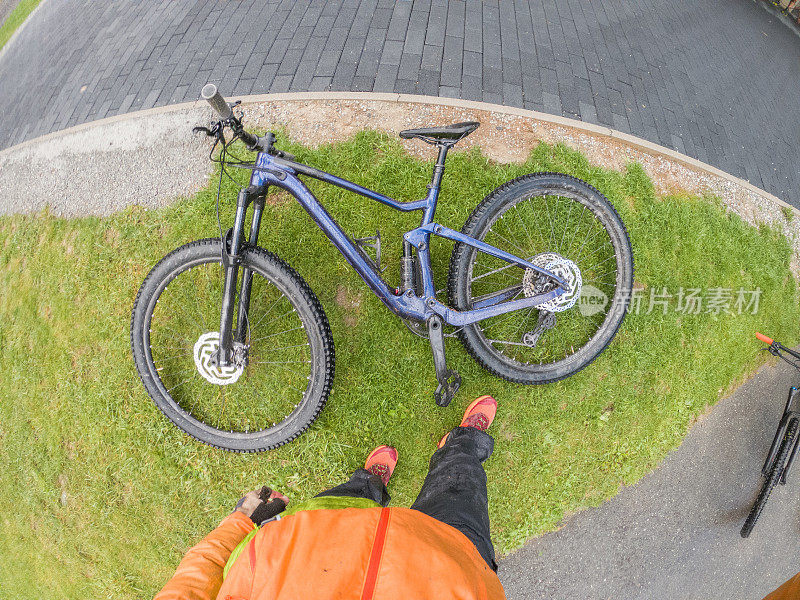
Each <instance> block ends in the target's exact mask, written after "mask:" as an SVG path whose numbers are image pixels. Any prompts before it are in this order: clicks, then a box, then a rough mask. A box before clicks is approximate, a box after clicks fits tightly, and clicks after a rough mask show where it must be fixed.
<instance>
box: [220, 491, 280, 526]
mask: <svg viewBox="0 0 800 600" xmlns="http://www.w3.org/2000/svg"><path fill="white" fill-rule="evenodd" d="M288 503H289V498H287V497H286V496H284V495H283V494H281V493H280V492H278V491H275V490H271V489H270V488H268V487H267V486H264V487H262V488H261V489H260V490H253V491H252V492H247V493H246V494H245V495H244V496H243V497H242V499H241V500H239V502H238V503H237V504H236V508H234V509H233V510H234V512H240V513H242V514H243V515H245V516H246V517H249V518H250V520H251V521H252V522H253V523H255V524H256V525H258V524H259V523H263V522H264V521H266V520H267V519H271V518H272V517H274V516H275V515H277V514H278V513H280V512H283V511H284V510H285V509H286V505H287V504H288Z"/></svg>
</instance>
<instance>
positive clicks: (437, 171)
mask: <svg viewBox="0 0 800 600" xmlns="http://www.w3.org/2000/svg"><path fill="white" fill-rule="evenodd" d="M437 146H439V157H438V158H437V159H436V166H434V168H433V177H431V184H430V186H429V187H430V188H431V189H433V188H435V189H439V186H440V185H441V184H442V175H444V161H445V159H446V158H447V151H448V150H449V149H450V146H452V144H446V143H438V144H437Z"/></svg>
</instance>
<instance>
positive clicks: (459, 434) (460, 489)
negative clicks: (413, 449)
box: [411, 427, 497, 570]
mask: <svg viewBox="0 0 800 600" xmlns="http://www.w3.org/2000/svg"><path fill="white" fill-rule="evenodd" d="M493 449H494V440H493V439H492V437H491V436H490V435H489V434H487V433H484V432H483V431H480V430H479V429H476V428H474V427H456V428H455V429H453V430H452V431H451V432H450V433H449V434H448V436H447V440H446V441H445V443H444V445H443V446H442V447H441V448H439V449H438V450H437V451H436V452H434V454H433V456H432V457H431V462H430V468H429V470H428V475H427V477H425V482H424V483H423V484H422V489H421V490H420V492H419V496H418V497H417V499H416V501H415V502H414V504H413V505H412V506H411V508H413V509H415V510H418V511H420V512H423V513H425V514H426V515H429V516H431V517H433V518H434V519H437V520H439V521H442V522H443V523H447V524H448V525H450V526H452V527H455V528H456V529H458V530H459V531H460V532H461V533H463V534H464V535H465V536H467V538H469V539H470V540H471V541H472V543H473V544H475V547H476V548H477V549H478V552H479V553H480V555H481V556H482V557H483V559H484V560H485V561H486V562H487V564H488V565H489V566H490V567H492V568H493V569H495V570H496V569H497V564H496V563H495V562H494V546H493V544H492V539H491V536H490V533H489V498H488V494H487V491H486V473H485V472H484V470H483V465H482V463H483V461H485V460H486V459H487V458H489V456H491V454H492V450H493Z"/></svg>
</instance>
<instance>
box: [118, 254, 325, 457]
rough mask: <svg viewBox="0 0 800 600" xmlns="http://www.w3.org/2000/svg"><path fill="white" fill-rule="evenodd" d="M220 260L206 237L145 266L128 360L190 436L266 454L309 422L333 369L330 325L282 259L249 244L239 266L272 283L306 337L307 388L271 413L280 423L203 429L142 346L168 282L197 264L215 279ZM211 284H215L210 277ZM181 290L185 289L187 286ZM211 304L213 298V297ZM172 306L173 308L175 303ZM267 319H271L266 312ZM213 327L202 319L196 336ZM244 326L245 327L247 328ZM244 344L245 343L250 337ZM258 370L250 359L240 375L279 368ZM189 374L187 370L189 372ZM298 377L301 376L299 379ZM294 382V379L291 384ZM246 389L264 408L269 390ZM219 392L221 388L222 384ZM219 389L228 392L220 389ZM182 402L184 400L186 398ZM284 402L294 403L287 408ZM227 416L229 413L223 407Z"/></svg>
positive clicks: (269, 345) (146, 343) (271, 343)
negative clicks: (147, 268) (147, 269)
mask: <svg viewBox="0 0 800 600" xmlns="http://www.w3.org/2000/svg"><path fill="white" fill-rule="evenodd" d="M221 261H222V245H221V243H220V240H219V239H216V238H212V239H204V240H198V241H195V242H191V243H189V244H186V245H184V246H181V247H180V248H178V249H176V250H174V251H173V252H171V253H170V254H168V255H167V256H165V257H164V258H163V259H161V261H160V262H159V263H158V264H157V265H156V266H155V267H153V269H152V270H151V271H150V273H149V274H148V276H147V278H146V279H145V280H144V282H143V283H142V286H141V288H140V289H139V293H138V295H137V297H136V302H135V303H134V307H133V312H132V316H131V346H132V350H133V358H134V362H135V364H136V369H137V371H138V373H139V376H140V378H141V380H142V383H143V384H144V387H145V389H146V390H147V392H148V394H149V395H150V397H151V398H152V399H153V401H154V402H155V404H156V406H157V407H158V408H159V409H160V410H161V412H163V413H164V414H165V415H166V416H167V417H168V418H169V420H170V421H172V423H173V424H175V425H176V426H177V427H178V428H180V429H182V430H183V431H184V432H186V433H188V434H189V435H190V436H192V437H193V438H195V439H197V440H199V441H201V442H203V443H206V444H209V445H211V446H214V447H217V448H222V449H225V450H231V451H236V452H259V451H263V450H270V449H273V448H276V447H278V446H281V445H283V444H285V443H287V442H289V441H291V440H293V439H295V438H296V437H298V436H299V435H300V434H301V433H302V432H303V431H305V430H306V429H307V428H308V427H309V426H310V425H311V423H312V422H313V421H314V420H315V419H316V418H317V416H318V415H319V413H320V412H321V411H322V408H323V407H324V405H325V402H326V401H327V398H328V395H329V394H330V390H331V385H332V383H333V376H334V364H335V355H334V347H333V339H332V335H331V331H330V326H329V324H328V319H327V317H326V315H325V312H324V310H323V309H322V306H321V304H320V302H319V300H318V299H317V297H316V295H315V294H314V292H313V291H312V290H311V288H310V287H309V286H308V284H307V283H306V282H305V280H303V278H302V277H301V276H300V275H299V274H298V273H297V272H296V271H295V270H294V269H292V268H291V267H290V266H289V265H288V264H287V263H285V262H284V261H283V260H282V259H280V258H279V257H277V256H276V255H274V254H272V253H271V252H268V251H267V250H264V249H263V248H259V247H250V248H245V249H244V250H243V252H242V265H241V266H242V268H243V269H244V268H249V269H251V270H252V271H253V273H254V274H256V275H259V276H260V277H261V278H263V280H264V281H265V283H264V287H265V288H267V287H268V286H270V285H271V286H274V288H275V290H276V291H275V292H273V294H274V295H275V296H277V298H278V300H281V298H285V301H286V302H288V305H289V307H290V309H291V310H293V311H294V313H296V315H297V316H296V318H297V320H298V322H300V323H301V324H302V326H303V331H302V332H301V334H304V335H305V336H306V337H307V345H308V350H307V352H308V354H309V359H310V360H309V361H307V362H308V363H309V364H310V367H308V368H309V372H310V375H309V376H308V377H307V384H306V386H307V387H305V388H304V389H298V391H299V392H302V399H299V398H298V399H297V402H296V403H294V402H295V399H291V400H290V401H289V402H287V404H286V406H287V407H288V408H286V412H289V413H290V414H288V415H286V414H285V412H281V413H279V415H280V416H281V417H282V418H278V419H274V420H275V421H277V422H272V420H273V419H270V422H271V424H272V426H271V427H270V426H269V423H267V424H266V425H265V426H264V427H262V428H258V429H254V430H244V431H242V430H232V431H228V430H227V428H223V427H220V426H213V425H210V424H209V423H208V422H206V421H207V420H206V419H204V417H203V415H202V414H201V415H199V416H198V415H197V414H193V412H192V410H191V408H190V407H189V406H187V402H186V400H185V399H183V400H179V399H176V397H174V396H175V394H174V393H173V394H171V393H170V390H169V389H168V388H167V387H166V385H165V384H164V383H163V382H162V380H161V376H162V375H163V372H162V373H159V371H160V370H161V369H159V368H158V367H157V365H156V364H155V362H154V358H153V349H152V348H151V346H150V344H151V327H152V326H153V323H152V318H153V314H154V311H156V305H157V304H158V302H159V298H160V296H161V294H162V293H164V292H165V291H166V290H167V288H168V287H170V288H173V287H174V286H175V285H176V284H175V283H174V282H175V280H176V279H177V278H179V277H181V276H182V275H183V274H185V273H189V272H191V271H192V269H195V268H196V267H197V266H208V267H209V271H212V269H213V272H214V273H215V272H216V269H217V268H219V278H220V279H221V277H222V268H221ZM217 263H219V265H218V264H217ZM240 272H241V271H240ZM208 279H209V280H210V281H211V280H214V277H209V278H208ZM188 281H189V282H192V281H194V279H189V280H188ZM214 285H216V281H215V280H214ZM188 287H189V288H191V286H188ZM270 289H271V288H270ZM199 295H200V294H199V292H196V293H194V295H193V296H192V297H191V298H190V299H191V300H192V301H194V300H195V299H196V296H199ZM214 300H215V301H217V302H219V301H221V295H220V297H219V298H218V299H217V298H215V299H214ZM253 301H254V297H253V296H251V320H252V321H253V322H254V323H253V324H254V326H255V317H254V316H253V313H252V311H254V310H255V309H254V308H253V306H252V302H253ZM276 302H277V300H276ZM176 306H180V305H179V304H178V303H176ZM216 306H217V305H215V306H214V307H212V308H209V309H208V310H209V314H210V315H211V316H212V317H213V314H214V311H218V310H219V309H218V308H216ZM159 310H160V309H159ZM203 310H205V307H203ZM287 314H289V313H287ZM216 315H217V316H216V319H217V322H216V326H217V327H218V326H219V313H218V312H217V313H216ZM270 318H272V316H271V315H270ZM289 318H291V317H289ZM214 326H215V324H214V323H213V322H211V321H208V323H205V322H204V323H202V327H201V329H200V331H203V329H206V328H208V327H210V328H213V327H214ZM249 327H250V324H249V323H248V328H249ZM297 335H300V334H297ZM187 337H188V336H187ZM267 337H270V336H267ZM188 343H189V345H187V346H181V348H182V350H181V351H185V350H188V348H189V347H190V345H191V343H190V342H188ZM249 343H252V340H250V341H249ZM304 344H305V341H304ZM262 345H264V346H265V348H266V349H267V350H268V351H270V352H274V351H275V349H274V346H275V343H274V340H269V341H266V342H263V344H262ZM277 350H281V348H277ZM195 351H196V349H195ZM186 360H188V359H186ZM259 365H261V366H259ZM265 365H267V363H256V362H255V361H253V363H252V364H251V365H249V367H247V368H245V373H247V371H248V369H252V370H253V371H255V370H257V369H264V370H268V369H278V368H279V367H276V366H273V365H272V364H269V366H265ZM190 369H191V367H190ZM275 372H277V371H275ZM196 374H197V373H194V375H196ZM301 375H302V378H303V379H305V375H304V374H301ZM248 378H249V375H247V374H245V376H243V377H242V378H241V380H237V382H236V383H233V384H231V388H232V387H234V386H236V385H239V381H242V382H243V384H244V385H248V383H247V381H248ZM300 378H301V377H298V379H300ZM250 381H253V380H250ZM203 385H204V384H203V382H202V381H200V382H199V384H197V385H196V386H195V387H196V389H199V390H201V391H202V390H204V389H206V388H203V387H202V386H203ZM206 385H207V386H208V387H211V386H212V385H213V384H211V383H207V384H206ZM252 385H254V386H255V387H254V388H253V392H254V393H253V400H252V404H253V405H254V406H256V407H261V406H266V405H267V403H268V402H269V401H270V399H271V397H274V395H275V394H276V392H275V390H274V389H262V388H260V387H257V386H258V384H257V383H253V384H252ZM219 387H220V389H221V388H222V387H223V386H219ZM184 389H185V388H184ZM211 389H212V390H213V389H214V388H213V387H212V388H211ZM225 389H229V388H228V387H227V386H225ZM248 391H249V390H248ZM212 393H213V392H212ZM298 395H299V394H298ZM189 402H191V399H190V400H189ZM292 404H294V406H293V407H292ZM255 410H258V409H255ZM231 412H235V411H234V410H231ZM236 418H238V417H236V415H232V416H231V417H230V419H236Z"/></svg>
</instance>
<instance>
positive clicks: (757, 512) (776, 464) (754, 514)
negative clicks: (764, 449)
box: [740, 419, 798, 538]
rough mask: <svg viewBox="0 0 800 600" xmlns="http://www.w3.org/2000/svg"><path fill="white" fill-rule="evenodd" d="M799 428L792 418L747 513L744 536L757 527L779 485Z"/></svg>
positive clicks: (742, 533)
mask: <svg viewBox="0 0 800 600" xmlns="http://www.w3.org/2000/svg"><path fill="white" fill-rule="evenodd" d="M797 428H798V420H797V419H792V421H791V422H790V423H789V426H788V428H787V429H786V433H785V434H784V435H783V440H782V441H781V445H780V447H779V448H778V452H777V454H776V455H775V460H774V461H773V462H772V466H771V467H770V469H769V472H768V473H767V475H766V477H765V478H764V485H762V486H761V491H760V492H759V493H758V497H757V498H756V501H755V503H754V504H753V508H751V509H750V514H748V515H747V519H745V522H744V525H742V530H741V532H740V534H741V536H742V537H743V538H746V537H748V536H749V535H750V533H751V532H752V531H753V527H755V524H756V521H758V517H759V516H761V511H762V510H763V509H764V505H765V504H766V503H767V500H768V499H769V495H770V493H771V492H772V488H774V487H775V486H776V485H777V483H778V480H779V479H780V477H781V475H782V474H783V468H784V463H785V462H786V458H787V456H788V454H789V451H790V450H791V448H792V442H793V441H794V436H795V435H796V434H797Z"/></svg>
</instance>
